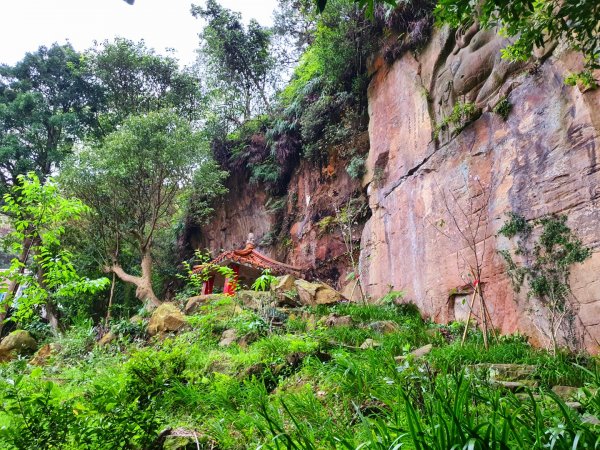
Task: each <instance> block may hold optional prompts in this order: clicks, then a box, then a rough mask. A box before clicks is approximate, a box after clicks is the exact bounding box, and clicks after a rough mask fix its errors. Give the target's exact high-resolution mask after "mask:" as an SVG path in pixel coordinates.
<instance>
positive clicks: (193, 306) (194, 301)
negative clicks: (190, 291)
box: [183, 294, 222, 315]
mask: <svg viewBox="0 0 600 450" xmlns="http://www.w3.org/2000/svg"><path fill="white" fill-rule="evenodd" d="M220 298H222V295H221V294H207V295H196V296H195V297H190V298H188V300H187V303H186V304H185V308H184V310H183V312H185V313H186V314H187V315H190V314H194V313H195V312H196V311H197V310H198V308H200V307H201V306H203V305H206V304H207V303H210V302H211V301H213V300H219V299H220Z"/></svg>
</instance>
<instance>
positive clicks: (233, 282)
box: [223, 264, 240, 296]
mask: <svg viewBox="0 0 600 450" xmlns="http://www.w3.org/2000/svg"><path fill="white" fill-rule="evenodd" d="M229 267H230V268H231V269H233V274H234V275H233V279H229V278H225V286H224V287H223V294H225V295H230V296H232V295H235V288H236V286H237V282H238V277H239V275H240V266H239V264H231V265H230V266H229Z"/></svg>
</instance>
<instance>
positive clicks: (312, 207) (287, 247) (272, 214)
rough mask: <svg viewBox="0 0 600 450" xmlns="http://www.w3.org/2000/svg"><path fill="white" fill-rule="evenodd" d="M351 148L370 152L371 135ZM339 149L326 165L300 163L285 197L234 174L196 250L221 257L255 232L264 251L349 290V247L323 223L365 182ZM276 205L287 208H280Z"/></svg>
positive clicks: (197, 236)
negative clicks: (353, 174)
mask: <svg viewBox="0 0 600 450" xmlns="http://www.w3.org/2000/svg"><path fill="white" fill-rule="evenodd" d="M352 145H353V148H357V149H360V151H362V152H365V153H366V151H367V150H368V135H367V133H366V132H365V133H362V135H359V136H358V137H357V138H356V139H355V141H354V142H353V143H352ZM338 150H339V149H336V148H332V149H331V151H330V160H329V163H328V165H327V166H326V167H322V168H321V167H316V166H315V165H314V164H309V163H307V162H301V163H300V165H299V167H298V168H297V169H296V170H295V171H294V173H293V175H292V177H291V180H290V182H289V184H288V187H287V193H286V195H285V196H281V197H272V196H271V195H270V194H269V193H267V192H266V191H265V188H264V186H263V185H262V184H257V183H250V182H249V181H248V179H247V178H245V177H244V176H242V175H237V176H236V175H234V176H232V177H231V178H230V179H229V181H228V188H229V193H228V194H227V195H226V197H225V198H224V199H222V200H221V201H220V202H219V205H216V208H215V210H216V211H215V215H214V216H213V218H212V219H211V221H210V223H209V224H208V225H207V226H205V227H202V228H201V229H200V230H198V232H197V233H194V234H193V236H192V238H191V242H190V243H191V246H192V247H193V248H201V249H209V250H210V251H212V253H213V254H216V253H218V252H220V251H223V250H231V249H234V248H243V246H244V243H245V241H246V238H247V236H248V233H253V234H254V236H255V240H256V243H257V245H258V250H259V251H261V252H263V253H264V254H266V255H268V256H270V257H273V258H276V259H278V260H280V261H282V262H286V263H288V264H292V265H294V266H297V267H300V268H303V269H305V274H306V276H307V278H309V279H319V280H321V281H324V282H326V283H329V284H331V285H332V286H334V287H336V288H337V289H339V290H341V291H344V289H345V288H346V285H347V284H348V283H347V282H344V280H345V279H346V276H347V274H348V272H349V271H351V269H350V264H349V262H348V257H347V250H346V245H345V244H344V240H343V239H342V236H341V234H340V233H339V230H338V229H337V228H336V227H330V228H329V229H327V230H323V229H322V227H320V226H319V223H320V222H321V221H322V220H323V219H326V218H327V217H332V216H334V215H335V214H336V210H339V209H340V208H343V207H344V205H345V203H346V202H347V201H348V199H349V198H352V197H356V196H357V195H360V193H361V191H362V187H361V183H360V180H355V179H352V178H351V177H350V176H349V175H348V173H347V172H346V165H347V163H348V162H347V161H344V160H342V159H340V158H339V156H338ZM277 202H283V205H282V206H281V207H279V208H277V207H276V206H274V205H276V203H277ZM361 231H362V227H358V228H357V230H356V232H355V233H356V234H355V236H354V239H355V242H356V244H358V242H359V241H360V236H361V233H360V232H361ZM273 232H276V233H275V234H273ZM356 258H357V260H358V255H356Z"/></svg>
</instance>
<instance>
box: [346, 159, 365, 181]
mask: <svg viewBox="0 0 600 450" xmlns="http://www.w3.org/2000/svg"><path fill="white" fill-rule="evenodd" d="M365 162H366V161H365V157H364V156H359V155H356V156H354V157H353V158H352V159H351V160H350V162H349V163H348V166H346V172H348V175H350V177H351V178H354V179H361V178H362V177H363V175H364V174H365V170H366V169H365Z"/></svg>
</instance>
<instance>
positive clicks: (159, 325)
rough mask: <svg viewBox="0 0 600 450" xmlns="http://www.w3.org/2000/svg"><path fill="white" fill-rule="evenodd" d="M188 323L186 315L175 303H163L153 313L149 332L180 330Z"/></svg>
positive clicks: (151, 334) (154, 333)
mask: <svg viewBox="0 0 600 450" xmlns="http://www.w3.org/2000/svg"><path fill="white" fill-rule="evenodd" d="M185 324H186V321H185V316H184V315H183V313H182V312H181V311H180V310H179V308H177V306H175V305H174V304H173V303H168V302H167V303H163V304H162V305H160V306H159V307H158V308H156V309H155V310H154V312H153V313H152V317H151V318H150V322H149V323H148V334H149V335H150V336H154V335H156V334H158V333H167V332H171V331H179V330H180V329H181V328H183V327H184V326H185Z"/></svg>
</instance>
